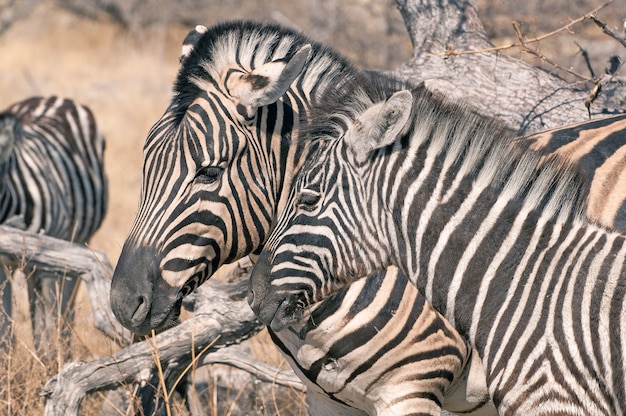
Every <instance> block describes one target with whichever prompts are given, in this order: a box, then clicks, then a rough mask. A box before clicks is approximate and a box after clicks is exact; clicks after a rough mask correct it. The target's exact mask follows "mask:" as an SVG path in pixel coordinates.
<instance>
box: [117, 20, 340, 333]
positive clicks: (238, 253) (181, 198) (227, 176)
mask: <svg viewBox="0 0 626 416" xmlns="http://www.w3.org/2000/svg"><path fill="white" fill-rule="evenodd" d="M312 60H314V61H313V62H312ZM346 68H348V65H347V64H346V63H345V62H344V61H343V60H341V61H340V60H336V59H334V58H333V56H332V55H331V54H330V53H328V52H327V51H324V50H323V48H321V47H320V45H316V44H313V43H311V42H310V41H309V40H308V39H306V38H305V37H304V36H302V35H300V34H298V33H295V32H292V31H288V30H285V29H284V28H280V27H278V26H271V25H264V24H263V25H262V24H256V23H251V22H235V23H227V24H222V25H218V26H216V27H214V28H212V29H206V28H203V27H198V28H196V29H195V31H192V33H190V35H188V36H187V38H186V39H185V42H184V46H183V53H182V55H181V69H180V71H179V74H178V78H177V81H176V84H175V91H174V92H175V94H174V98H173V100H172V102H171V104H170V106H169V108H168V109H167V111H166V112H165V114H164V115H163V117H162V118H161V120H159V121H158V122H157V123H156V124H155V125H154V127H153V128H152V129H151V131H150V133H149V136H148V139H147V141H146V144H145V146H144V167H143V183H142V190H141V198H140V206H139V210H138V212H137V215H136V218H135V222H134V224H133V226H132V228H131V230H130V233H129V235H128V237H127V240H126V242H125V244H124V247H123V250H122V253H121V255H120V258H119V260H118V263H117V267H116V270H115V273H114V275H113V281H112V285H111V304H112V308H113V311H114V313H115V314H116V316H117V318H118V319H119V320H120V322H122V324H123V325H125V326H126V327H127V328H129V329H131V330H132V331H133V332H135V333H138V334H145V333H148V332H149V331H150V330H152V329H160V328H163V327H166V326H169V325H171V324H172V323H173V322H174V321H175V319H176V318H177V317H178V314H179V312H180V304H181V301H182V298H183V297H184V296H185V295H187V294H188V293H190V292H192V291H193V290H194V289H195V288H196V287H198V286H199V285H200V284H201V283H203V282H204V281H205V280H206V279H208V278H209V277H210V276H211V275H212V274H213V273H214V272H215V271H216V270H217V268H218V267H219V266H220V265H222V264H225V263H229V262H232V261H235V260H237V259H239V258H241V257H243V256H245V255H247V254H249V253H252V252H254V251H256V250H258V249H259V247H260V246H261V244H262V242H263V241H264V240H265V238H266V237H267V235H269V231H270V229H271V227H272V226H273V224H274V222H275V216H276V212H278V209H279V205H281V204H284V202H285V200H286V198H287V196H288V192H287V190H288V189H289V188H290V186H291V176H290V175H291V169H292V167H291V166H290V164H295V163H300V162H296V161H298V160H299V159H300V157H301V153H302V152H303V151H304V150H303V147H302V146H299V145H298V144H297V143H296V142H294V143H292V134H294V133H296V131H297V127H298V123H299V122H300V117H303V116H304V115H306V111H307V108H308V101H307V100H309V98H310V97H311V96H313V94H314V93H315V90H316V89H318V88H319V90H320V91H321V90H323V88H324V87H325V86H326V85H320V84H322V83H321V78H322V76H326V74H328V73H336V72H340V71H342V70H345V69H346ZM349 68H351V67H349ZM350 70H351V69H350ZM326 82H328V80H326ZM306 146H308V144H306ZM283 190H284V191H283Z"/></svg>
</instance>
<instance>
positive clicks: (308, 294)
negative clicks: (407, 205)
mask: <svg viewBox="0 0 626 416" xmlns="http://www.w3.org/2000/svg"><path fill="white" fill-rule="evenodd" d="M412 104H413V96H412V94H411V92H409V91H406V90H403V91H399V92H396V93H395V94H393V95H392V96H391V97H390V98H388V99H386V100H385V101H383V102H379V103H376V104H373V105H371V107H369V108H368V109H367V110H366V111H364V112H363V113H362V114H361V115H360V116H357V117H355V118H354V119H353V121H349V120H348V121H347V122H346V120H345V118H344V124H345V125H347V126H348V128H347V129H346V130H345V134H343V133H341V132H339V133H338V135H339V136H340V138H339V140H334V139H333V138H332V137H331V138H327V140H323V139H324V138H322V140H323V141H324V143H323V144H321V145H320V148H319V150H318V152H319V154H318V155H317V157H315V158H313V159H312V161H311V162H310V163H308V164H307V165H305V167H303V169H302V170H301V172H300V176H299V177H298V179H297V180H296V182H295V185H294V188H293V189H292V192H291V194H290V196H291V199H290V201H289V203H288V204H287V208H286V209H285V211H283V213H282V216H281V217H280V220H279V222H278V224H277V226H276V228H275V229H274V231H273V232H272V234H271V236H270V237H269V239H268V241H267V243H266V245H265V248H264V250H263V252H262V253H261V255H260V257H259V259H258V260H257V263H256V265H255V268H254V270H253V272H252V275H251V277H250V291H249V295H248V301H249V303H250V306H251V307H252V309H253V310H254V312H255V313H256V314H257V316H258V317H259V319H260V320H261V321H262V322H264V323H265V324H266V325H268V326H270V327H271V328H272V329H273V330H274V331H279V330H281V329H283V328H284V327H285V326H288V325H293V324H295V323H297V322H298V321H300V320H301V318H302V317H303V316H305V314H304V312H305V309H306V308H307V307H308V306H309V305H311V304H313V303H315V302H318V301H320V300H322V299H324V298H326V297H328V296H329V295H330V294H332V293H334V292H336V291H338V290H340V289H341V288H343V287H345V286H346V285H348V284H350V283H351V282H353V281H354V280H356V279H359V278H360V277H361V276H366V275H368V274H369V273H371V272H373V271H375V270H380V269H384V268H385V267H387V266H388V265H390V264H391V259H390V256H391V251H390V250H389V249H388V244H387V241H389V240H390V239H388V238H387V237H386V235H387V233H388V231H387V230H386V229H383V228H381V226H380V224H383V223H384V222H385V220H384V219H382V218H381V220H382V221H371V220H368V215H363V212H361V211H363V210H368V209H369V208H368V207H378V208H381V209H380V210H378V209H377V210H376V214H378V213H380V214H381V215H390V214H389V213H388V210H386V209H385V208H383V207H381V206H380V204H381V203H382V200H381V199H379V198H377V195H376V194H377V193H376V192H375V191H374V190H373V189H370V187H369V186H368V185H369V184H368V183H367V181H366V180H364V176H363V175H362V170H363V169H367V168H368V164H369V163H370V162H369V161H368V159H369V156H370V155H371V154H372V153H373V152H375V151H379V149H382V148H386V147H388V146H389V145H392V144H394V143H397V144H398V145H400V143H399V141H397V138H399V137H402V136H403V135H404V134H405V132H406V131H407V128H408V126H409V124H410V123H409V119H410V117H411V112H412ZM339 130H340V129H339ZM324 131H328V129H326V128H324ZM312 134H314V133H312ZM382 151H392V150H382ZM387 220H388V221H392V219H391V218H387Z"/></svg>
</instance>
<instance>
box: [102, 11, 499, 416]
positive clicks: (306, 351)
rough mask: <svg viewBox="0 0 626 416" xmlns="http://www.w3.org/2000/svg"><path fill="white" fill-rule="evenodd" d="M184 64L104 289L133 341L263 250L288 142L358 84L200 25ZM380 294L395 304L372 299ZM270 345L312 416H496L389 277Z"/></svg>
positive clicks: (472, 375)
mask: <svg viewBox="0 0 626 416" xmlns="http://www.w3.org/2000/svg"><path fill="white" fill-rule="evenodd" d="M180 60H181V67H180V69H179V73H178V76H177V79H176V82H175V87H174V96H173V98H172V102H171V103H170V105H169V107H168V109H167V110H166V112H165V114H164V115H163V116H162V118H161V119H160V120H159V121H157V123H156V124H155V125H154V126H153V127H152V129H151V131H150V133H149V135H148V138H147V140H146V143H145V146H144V167H143V183H142V191H141V197H140V206H139V210H138V212H137V216H136V218H135V222H134V224H133V226H132V228H131V230H130V232H129V234H128V237H127V240H126V241H125V243H124V247H123V249H122V253H121V255H120V257H119V259H118V262H117V265H116V268H115V271H114V275H113V279H112V285H111V305H112V309H113V311H114V313H115V314H116V316H117V318H118V319H119V320H120V322H121V323H122V324H123V325H125V326H126V327H127V328H129V329H130V330H131V331H133V332H135V333H138V334H147V333H149V331H150V330H151V329H153V328H161V327H167V326H169V325H171V324H172V322H174V321H175V319H176V318H177V316H178V313H179V310H180V309H179V308H180V302H181V299H182V297H183V296H184V295H186V294H188V293H190V292H191V291H192V290H193V289H194V288H195V287H197V286H198V285H200V284H201V283H202V282H203V281H205V280H206V279H208V278H209V277H210V276H211V275H212V274H213V273H214V272H215V271H216V270H217V268H218V267H219V266H220V265H222V264H225V263H230V262H233V261H235V260H237V259H239V258H241V257H243V256H245V255H247V254H254V253H255V252H258V251H259V250H260V248H261V246H262V243H263V241H264V240H265V238H266V236H267V235H268V234H269V231H270V229H271V228H272V226H273V224H274V222H275V221H276V218H277V215H278V213H280V211H281V210H282V209H283V208H284V205H285V201H286V198H287V196H288V190H289V189H290V187H291V181H292V178H293V176H294V175H295V174H296V172H297V170H298V169H299V167H300V166H301V165H302V164H303V163H304V162H305V161H306V160H307V159H308V158H310V157H311V155H312V154H313V152H314V150H315V149H314V147H311V146H309V144H308V143H307V142H302V141H300V140H299V139H298V137H297V136H298V130H299V128H300V125H301V124H302V123H304V124H306V118H307V117H308V110H309V108H310V107H311V106H312V105H313V104H314V103H315V102H316V101H317V100H318V99H319V97H320V95H321V93H322V92H323V91H324V90H326V89H328V88H329V87H331V86H332V88H333V89H337V90H341V88H342V87H341V85H342V83H343V80H344V79H352V75H356V74H357V71H356V69H355V68H354V67H353V66H352V65H351V64H350V63H348V61H346V60H345V59H344V58H342V57H340V56H339V55H338V54H337V53H336V52H334V51H331V50H330V49H328V48H325V47H323V46H322V45H320V44H318V43H316V42H313V41H311V40H310V39H308V38H306V37H305V36H304V35H302V34H300V33H297V32H294V31H291V30H288V29H285V28H282V27H280V26H276V25H270V24H259V23H255V22H226V23H222V24H219V25H217V26H215V27H212V28H206V27H203V26H199V27H196V29H195V30H192V31H191V32H190V34H189V35H188V36H187V38H186V39H185V41H184V43H183V52H182V55H181V58H180ZM363 76H365V75H363ZM266 87H267V88H266ZM138 271H141V273H138ZM379 286H382V287H385V288H389V290H391V291H393V292H394V293H397V294H398V297H397V299H393V300H392V301H388V300H387V299H384V298H380V297H379V296H378V294H379V292H378V290H377V288H378V287H379ZM131 294H132V295H131ZM129 295H131V296H129ZM403 301H404V302H403ZM401 303H407V304H409V303H410V304H412V305H413V306H412V307H410V308H402V307H400V304H401ZM349 322H352V325H350V324H349ZM418 323H419V324H418ZM331 330H332V331H335V332H337V331H338V332H337V334H338V336H337V337H329V336H328V334H329V332H330V331H331ZM270 335H271V337H272V339H273V341H274V342H275V343H276V345H277V346H278V347H279V348H280V350H281V351H282V352H283V353H284V354H285V356H286V358H287V360H288V361H289V362H290V364H291V365H292V367H293V368H294V370H295V371H296V373H298V375H299V376H300V377H301V378H302V379H303V381H304V382H305V384H306V385H307V390H308V391H307V401H308V405H309V413H310V414H314V415H326V414H328V415H363V414H409V413H411V412H414V410H410V409H411V408H413V409H414V408H415V407H418V408H420V410H421V411H422V412H423V414H432V415H439V414H440V412H441V407H442V405H443V406H444V408H446V409H448V410H452V411H458V412H463V413H464V414H475V415H479V414H484V415H489V414H495V410H494V409H493V406H492V405H491V403H490V401H489V399H488V394H487V391H486V387H485V385H484V375H483V374H482V373H483V372H482V368H480V362H479V361H478V360H476V359H475V358H473V356H472V354H471V351H470V350H469V349H468V348H467V344H466V342H465V340H463V339H462V338H461V337H459V336H458V334H457V333H456V331H455V330H454V328H452V327H451V326H450V325H449V324H448V323H447V321H445V320H444V319H442V318H441V316H440V315H438V314H437V313H436V312H434V310H432V308H431V307H430V305H428V303H426V302H424V299H423V297H421V296H420V295H419V294H418V292H417V291H416V290H415V288H414V287H413V286H411V285H410V284H409V283H408V280H407V279H406V278H405V277H404V276H398V275H397V270H396V269H393V268H392V269H390V270H389V271H387V272H386V274H385V273H376V274H373V275H372V276H370V277H368V278H367V280H364V281H363V282H362V283H359V284H355V285H353V286H351V287H350V288H348V289H347V290H345V291H343V292H341V293H338V294H337V295H336V296H334V297H333V298H331V299H329V300H327V301H325V302H324V303H322V304H320V305H316V307H315V311H314V312H312V314H311V320H309V322H307V323H306V325H304V326H299V327H294V328H289V330H286V331H281V332H280V333H274V332H272V331H270ZM372 339H375V340H384V342H385V344H382V343H381V344H380V345H378V346H376V347H373V346H372V345H371V344H370V343H368V341H370V340H372ZM409 340H413V341H416V340H417V341H421V343H418V342H409ZM352 351H359V352H358V353H357V354H354V353H352ZM472 363H474V365H473V366H472V365H471V364H472ZM468 380H470V381H469V382H468Z"/></svg>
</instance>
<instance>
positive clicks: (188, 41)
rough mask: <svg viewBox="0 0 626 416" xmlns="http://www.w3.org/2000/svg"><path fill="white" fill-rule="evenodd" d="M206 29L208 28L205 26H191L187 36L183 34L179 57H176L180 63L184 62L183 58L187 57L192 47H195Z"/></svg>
mask: <svg viewBox="0 0 626 416" xmlns="http://www.w3.org/2000/svg"><path fill="white" fill-rule="evenodd" d="M207 30H208V29H207V28H206V26H202V25H198V26H196V27H195V28H193V29H192V30H191V31H190V32H189V33H187V36H185V40H183V46H182V48H181V51H180V57H179V58H178V61H179V62H180V63H181V64H182V63H183V62H185V59H187V58H188V57H189V55H191V51H193V48H195V47H196V44H197V43H198V40H200V38H201V37H202V35H204V34H205V33H206V31H207Z"/></svg>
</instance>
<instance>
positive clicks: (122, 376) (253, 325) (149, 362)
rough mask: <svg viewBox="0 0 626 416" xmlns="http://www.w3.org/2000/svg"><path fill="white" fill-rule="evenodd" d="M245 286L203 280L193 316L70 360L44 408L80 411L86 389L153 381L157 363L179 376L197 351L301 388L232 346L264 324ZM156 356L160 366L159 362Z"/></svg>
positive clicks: (204, 358)
mask: <svg viewBox="0 0 626 416" xmlns="http://www.w3.org/2000/svg"><path fill="white" fill-rule="evenodd" d="M246 291H247V282H245V281H244V282H239V283H234V284H228V283H221V282H218V281H210V282H208V283H205V284H204V285H203V286H201V288H199V289H198V291H197V292H196V293H194V294H193V295H190V296H191V298H190V300H191V302H190V305H191V306H193V308H194V315H193V317H191V318H190V319H188V320H186V321H184V322H183V323H181V324H180V325H178V326H176V327H174V328H171V329H169V330H167V331H165V332H163V333H161V334H159V335H156V336H155V337H154V338H149V339H147V340H146V341H143V342H138V343H135V344H133V345H131V346H129V347H126V348H124V349H122V350H121V351H119V352H118V353H117V354H115V355H112V356H110V357H103V358H99V359H96V360H93V361H90V362H74V363H70V364H67V365H66V366H65V367H64V368H63V370H62V371H61V372H60V373H59V374H58V375H56V376H55V377H54V378H52V379H51V380H50V381H48V383H46V386H45V387H44V389H43V391H42V395H44V396H45V397H46V408H45V414H46V415H78V413H79V410H80V402H81V400H82V398H83V397H84V396H85V395H86V394H88V393H92V392H95V391H101V390H108V389H113V388H117V387H120V386H122V385H126V384H131V383H141V382H146V381H151V382H154V380H155V376H156V379H157V380H158V379H159V377H158V374H157V371H158V368H159V366H160V369H161V370H160V371H161V372H162V374H163V377H164V378H167V379H169V380H177V379H178V377H179V376H180V374H182V373H183V372H184V371H185V370H187V368H188V366H189V364H190V363H191V362H192V357H194V356H197V357H199V359H198V363H197V365H198V366H201V365H205V364H213V363H220V364H228V365H232V366H234V367H237V368H240V369H243V370H246V371H249V372H251V373H253V374H254V375H256V376H257V377H258V378H259V380H263V381H268V382H272V383H276V384H279V385H285V386H289V387H293V388H296V389H299V390H302V389H303V387H302V384H301V383H300V382H299V381H298V379H297V377H296V376H295V374H293V373H292V372H291V371H278V370H276V369H275V368H273V367H271V366H269V365H267V364H265V363H262V362H261V361H259V360H257V359H255V358H253V357H251V356H249V355H248V354H247V353H245V352H244V351H243V350H242V349H241V348H234V347H232V345H235V344H238V343H240V342H242V341H244V340H245V339H247V338H249V337H251V336H252V335H254V334H256V333H257V332H258V331H259V330H260V329H262V328H263V326H262V325H261V324H260V323H259V322H258V321H257V320H256V318H255V317H254V314H253V313H252V311H251V310H250V308H249V307H248V304H247V301H246ZM224 347H226V348H224ZM156 360H158V362H159V363H160V365H159V366H156V365H155V361H156ZM173 387H174V386H173V385H170V386H168V388H169V389H172V388H173ZM161 393H162V392H161Z"/></svg>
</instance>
